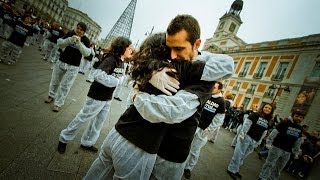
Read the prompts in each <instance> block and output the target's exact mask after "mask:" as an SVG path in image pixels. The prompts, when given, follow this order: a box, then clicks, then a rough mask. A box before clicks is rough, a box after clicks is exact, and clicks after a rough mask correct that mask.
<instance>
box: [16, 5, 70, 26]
mask: <svg viewBox="0 0 320 180" xmlns="http://www.w3.org/2000/svg"><path fill="white" fill-rule="evenodd" d="M14 6H15V8H17V9H18V10H19V11H20V12H21V13H23V12H25V11H30V10H31V11H33V14H34V15H35V16H36V17H37V18H39V19H44V20H46V21H48V22H50V23H52V22H58V23H61V22H62V17H63V16H64V13H65V11H66V9H67V7H68V1H67V0H50V1H46V0H16V1H15V3H14Z"/></svg>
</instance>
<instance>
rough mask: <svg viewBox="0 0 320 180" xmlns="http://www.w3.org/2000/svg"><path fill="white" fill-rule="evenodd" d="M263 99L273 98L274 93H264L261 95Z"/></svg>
mask: <svg viewBox="0 0 320 180" xmlns="http://www.w3.org/2000/svg"><path fill="white" fill-rule="evenodd" d="M263 97H266V98H272V97H274V93H268V92H265V93H264V94H263Z"/></svg>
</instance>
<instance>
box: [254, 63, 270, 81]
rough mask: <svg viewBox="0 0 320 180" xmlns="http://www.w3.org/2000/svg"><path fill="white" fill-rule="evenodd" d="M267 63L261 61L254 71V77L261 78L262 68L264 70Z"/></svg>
mask: <svg viewBox="0 0 320 180" xmlns="http://www.w3.org/2000/svg"><path fill="white" fill-rule="evenodd" d="M267 65H268V63H267V62H261V63H260V66H259V69H258V71H257V72H256V73H254V75H253V77H254V78H262V76H263V73H264V70H266V68H267Z"/></svg>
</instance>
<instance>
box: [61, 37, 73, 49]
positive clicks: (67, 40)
mask: <svg viewBox="0 0 320 180" xmlns="http://www.w3.org/2000/svg"><path fill="white" fill-rule="evenodd" d="M74 42H75V39H74V38H73V37H68V38H65V39H63V38H59V39H58V40H57V45H58V47H59V48H61V49H63V48H65V47H67V46H69V45H71V44H72V43H74Z"/></svg>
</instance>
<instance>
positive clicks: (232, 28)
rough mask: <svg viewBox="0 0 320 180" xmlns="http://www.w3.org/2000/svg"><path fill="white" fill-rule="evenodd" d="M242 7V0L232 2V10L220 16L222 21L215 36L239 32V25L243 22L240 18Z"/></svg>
mask: <svg viewBox="0 0 320 180" xmlns="http://www.w3.org/2000/svg"><path fill="white" fill-rule="evenodd" d="M242 7H243V1H242V0H235V1H234V2H233V3H232V5H231V7H230V10H229V11H228V12H227V13H225V14H224V15H223V16H222V17H221V18H220V22H219V24H218V26H217V29H216V31H215V32H214V36H218V37H219V35H227V34H234V35H236V34H237V32H238V30H239V27H240V25H241V24H242V21H241V18H240V12H241V10H242Z"/></svg>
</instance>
